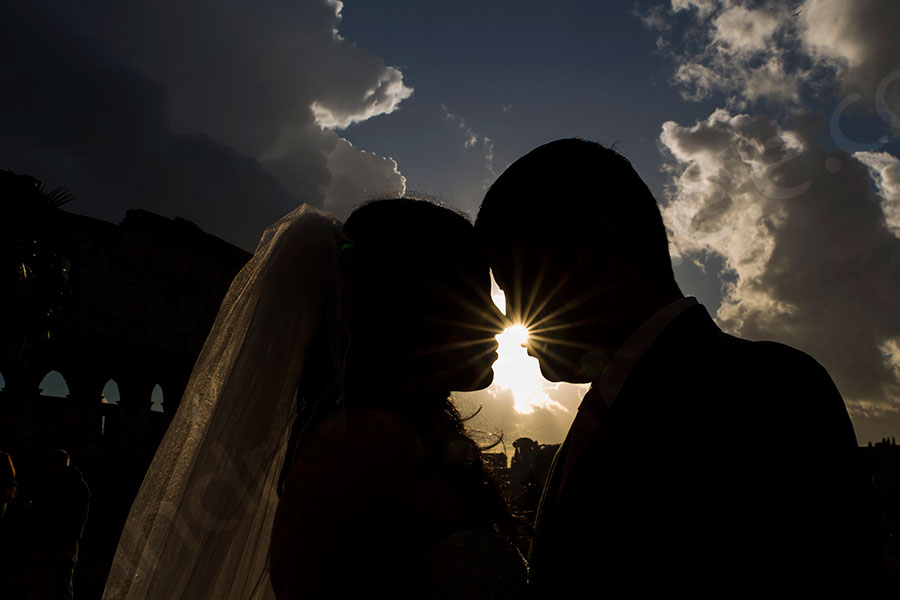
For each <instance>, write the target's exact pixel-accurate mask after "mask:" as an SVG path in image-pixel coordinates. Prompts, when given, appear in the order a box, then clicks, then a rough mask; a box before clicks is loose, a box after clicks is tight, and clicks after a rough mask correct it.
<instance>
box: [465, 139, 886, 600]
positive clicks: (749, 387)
mask: <svg viewBox="0 0 900 600" xmlns="http://www.w3.org/2000/svg"><path fill="white" fill-rule="evenodd" d="M476 229H477V231H478V232H479V235H480V239H481V240H482V243H483V245H484V247H485V249H486V251H487V253H488V255H489V258H490V261H491V267H492V269H493V272H494V276H495V278H496V280H497V282H498V284H499V285H500V287H501V288H503V290H504V291H505V292H506V297H507V306H508V312H510V313H511V317H512V318H513V319H517V320H521V321H522V322H524V323H525V324H526V326H528V327H529V329H530V338H529V342H528V351H529V353H530V354H531V355H533V356H535V357H537V358H538V360H539V362H540V365H541V370H542V372H543V373H544V375H545V376H546V377H547V378H548V379H550V380H552V381H568V382H577V383H590V384H591V388H590V390H589V392H588V393H587V394H586V395H585V397H584V399H583V401H582V403H581V405H580V407H579V410H578V414H577V416H576V418H575V420H574V422H573V424H572V427H571V429H570V431H569V433H568V435H567V437H566V440H565V443H564V444H563V445H562V447H561V449H560V451H559V453H558V454H557V456H556V458H555V461H554V465H553V467H551V472H550V476H549V477H548V480H547V484H546V486H545V490H544V493H543V496H542V499H541V506H540V509H539V512H538V516H537V523H536V529H537V533H536V537H535V539H534V542H533V545H532V550H531V553H530V554H531V557H530V559H531V560H530V574H529V590H530V593H531V596H532V597H535V598H565V597H581V596H583V595H587V596H599V595H604V594H606V595H610V594H611V595H612V597H622V594H623V593H624V594H627V595H628V597H656V596H657V595H662V594H666V595H673V594H674V593H676V592H688V593H690V594H692V595H700V596H710V595H715V596H716V597H731V596H733V595H735V594H741V593H746V592H749V591H755V592H757V593H764V594H767V595H768V594H772V595H782V594H783V593H787V594H788V597H791V594H801V595H803V596H804V597H817V596H815V594H813V595H810V594H811V593H813V592H814V591H821V590H829V591H830V592H832V593H838V594H841V593H844V594H845V595H846V594H851V595H852V596H853V597H863V595H864V593H865V588H866V587H870V586H873V585H874V582H875V581H876V580H877V578H878V577H879V576H880V569H881V567H882V563H881V558H880V552H881V547H882V546H881V537H880V517H879V514H878V512H877V508H876V505H875V500H874V494H873V490H872V486H871V481H870V479H869V477H868V476H867V474H866V472H865V470H864V468H863V467H862V465H861V463H860V459H859V455H858V447H857V442H856V437H855V434H854V431H853V427H852V425H851V422H850V419H849V417H848V415H847V411H846V408H845V406H844V403H843V400H842V398H841V395H840V393H839V392H838V390H837V389H836V387H835V385H834V383H833V382H832V380H831V378H830V377H829V375H828V373H827V372H826V371H825V369H823V368H822V366H821V365H819V364H818V363H817V362H816V361H815V360H814V359H812V358H811V357H810V356H808V355H806V354H804V353H803V352H800V351H798V350H795V349H793V348H790V347H788V346H785V345H782V344H778V343H774V342H751V341H747V340H743V339H739V338H737V337H734V336H731V335H727V334H725V333H723V332H722V331H721V330H720V329H719V327H718V326H717V325H716V323H715V322H714V321H713V320H712V318H711V317H710V315H709V313H708V312H707V310H706V308H705V307H704V306H703V305H701V304H699V303H698V302H697V300H696V299H695V298H691V297H687V298H686V297H685V296H684V294H683V293H682V292H681V290H680V289H679V286H678V285H677V284H676V282H675V278H674V275H673V271H672V266H671V262H670V258H669V249H668V240H667V236H666V230H665V227H664V225H663V221H662V218H661V216H660V212H659V208H658V207H657V204H656V201H655V199H654V198H653V196H652V194H651V193H650V191H649V190H648V188H647V186H646V185H645V184H644V182H643V181H642V180H641V179H640V177H639V176H638V175H637V173H636V172H635V171H634V169H633V168H632V167H631V164H630V163H629V162H628V161H627V160H626V159H625V158H624V157H622V156H621V155H619V154H618V153H616V152H615V151H613V150H611V149H608V148H605V147H603V146H601V145H599V144H596V143H593V142H588V141H585V140H580V139H567V140H558V141H555V142H551V143H549V144H546V145H544V146H541V147H539V148H537V149H535V150H533V151H532V152H530V153H529V154H527V155H526V156H524V157H522V158H520V159H519V160H517V161H516V162H515V163H513V164H512V166H510V167H509V168H508V169H507V170H506V171H505V172H504V173H503V174H502V175H501V176H500V177H499V178H498V179H497V181H496V182H495V183H494V184H493V185H492V186H491V188H490V189H489V190H488V193H487V195H486V197H485V199H484V202H483V203H482V205H481V209H480V212H479V214H478V220H477V222H476ZM798 597H799V596H798Z"/></svg>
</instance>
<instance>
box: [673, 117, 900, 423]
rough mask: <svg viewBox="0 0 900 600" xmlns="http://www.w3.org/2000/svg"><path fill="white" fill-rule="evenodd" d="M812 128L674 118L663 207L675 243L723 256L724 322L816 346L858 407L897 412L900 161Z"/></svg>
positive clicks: (737, 329) (688, 250)
mask: <svg viewBox="0 0 900 600" xmlns="http://www.w3.org/2000/svg"><path fill="white" fill-rule="evenodd" d="M810 138H811V136H809V135H807V134H806V133H804V132H802V131H792V130H788V129H786V128H784V127H782V126H780V125H779V124H777V123H775V122H773V121H771V120H769V119H767V118H765V117H761V116H750V115H746V114H731V113H730V112H728V111H726V110H722V109H719V110H716V111H715V112H713V113H712V114H711V115H710V116H709V117H708V118H707V119H705V120H702V121H699V122H697V123H695V124H694V125H692V126H690V127H685V126H681V125H678V124H676V123H674V122H671V121H670V122H667V123H665V124H664V125H663V127H662V133H661V136H660V141H661V143H662V144H663V146H664V147H665V149H666V150H667V151H668V152H670V153H671V159H672V160H671V162H670V164H669V168H670V172H671V174H672V179H671V183H670V186H669V189H668V194H667V196H668V204H667V206H666V207H665V209H664V217H665V219H666V222H667V224H668V225H669V227H670V228H671V230H672V234H673V242H674V244H675V247H676V248H677V250H678V251H679V252H681V253H684V254H686V255H689V256H692V257H694V258H697V259H698V260H702V257H703V255H704V253H707V252H714V253H716V254H718V255H720V256H722V257H724V259H725V265H726V269H727V271H729V272H730V273H731V276H732V278H731V279H730V283H728V284H727V285H725V286H724V298H723V302H722V305H721V307H720V309H719V311H718V319H719V321H720V323H721V324H722V326H723V327H724V328H725V329H726V330H728V331H731V332H733V333H735V334H738V335H741V336H742V337H749V338H751V339H776V340H779V341H783V342H786V343H788V344H791V345H793V346H796V347H799V348H801V349H804V350H806V351H807V352H809V353H811V354H812V355H813V356H815V357H816V358H818V359H819V360H820V361H821V362H822V363H823V364H824V365H825V366H826V367H827V368H828V369H829V371H830V372H831V374H832V376H833V377H834V378H835V380H836V382H837V383H838V385H839V387H840V388H841V390H842V391H843V393H844V395H845V399H846V400H847V401H848V405H849V406H850V408H851V410H852V411H853V413H854V414H855V415H856V416H857V417H864V416H876V415H879V414H884V413H896V411H897V410H898V409H900V398H898V397H897V394H896V392H897V389H898V379H897V371H896V364H895V362H896V356H897V354H896V352H893V351H890V352H888V351H887V350H886V349H891V348H895V344H896V340H898V339H900V313H898V311H897V309H896V307H897V306H900V239H898V238H897V237H896V235H895V233H894V232H892V231H891V230H890V229H889V228H888V226H890V225H891V224H892V223H895V221H893V219H895V218H896V215H897V213H896V206H897V192H898V182H900V180H898V174H900V171H898V168H900V167H898V165H900V161H898V160H897V158H896V157H893V156H891V155H889V154H886V153H880V154H874V153H857V154H856V155H855V158H856V159H857V160H858V161H861V162H862V163H864V164H865V165H866V166H865V167H864V166H863V165H862V164H860V162H857V160H854V157H851V156H850V155H848V154H846V153H842V152H839V153H836V154H833V155H831V156H829V155H828V154H826V152H825V151H824V150H823V149H822V148H821V147H820V146H818V145H817V144H816V143H815V142H813V141H811V139H810ZM870 169H871V170H872V172H873V173H876V174H877V176H878V180H877V181H878V183H879V190H880V194H879V193H876V190H875V186H874V185H873V181H872V178H871V177H870V173H869V170H870ZM895 231H896V230H895ZM892 344H893V345H892ZM892 361H894V363H892Z"/></svg>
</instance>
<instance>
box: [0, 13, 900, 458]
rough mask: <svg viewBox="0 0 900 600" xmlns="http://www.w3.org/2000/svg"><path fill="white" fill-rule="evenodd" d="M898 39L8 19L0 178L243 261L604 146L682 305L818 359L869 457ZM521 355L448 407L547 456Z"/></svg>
mask: <svg viewBox="0 0 900 600" xmlns="http://www.w3.org/2000/svg"><path fill="white" fill-rule="evenodd" d="M898 22H900V3H897V2H896V0H857V1H855V2H852V3H850V2H846V1H844V0H793V1H790V2H785V1H781V2H765V1H749V0H669V1H662V0H660V1H650V0H638V1H637V2H632V1H630V0H629V1H621V2H602V3H601V2H590V1H575V0H559V1H557V2H553V3H547V2H528V1H521V0H520V1H516V2H512V1H505V0H497V1H494V2H473V1H469V0H460V1H458V2H453V3H447V2H432V1H426V0H419V1H417V2H412V1H394V2H352V1H348V2H346V3H341V2H337V1H334V0H295V1H294V2H283V1H282V2H276V1H274V0H260V1H256V2H238V1H236V0H218V1H216V2H212V1H211V0H195V1H192V2H173V1H171V0H155V1H153V2H150V1H149V0H133V1H132V2H128V3H109V2H102V1H100V0H86V1H85V2H81V3H78V4H77V5H76V4H75V3H59V2H53V1H52V0H33V1H30V2H24V1H22V0H13V5H12V6H11V7H10V8H8V9H6V10H5V12H4V19H3V21H2V23H0V86H2V90H3V93H2V94H0V168H6V169H12V170H13V171H16V172H18V173H26V174H30V175H33V176H36V177H38V178H39V179H42V180H44V181H45V182H46V183H47V184H48V185H50V186H51V187H52V186H56V185H62V186H65V187H66V188H68V189H69V190H70V191H71V192H72V194H73V196H74V198H75V200H74V201H73V202H72V203H70V204H69V205H67V209H68V210H72V211H73V212H79V213H82V214H86V215H90V216H94V217H98V218H103V219H107V220H110V221H114V222H118V221H120V220H121V219H122V218H123V217H124V213H125V210H127V209H129V208H144V209H147V210H151V211H154V212H157V213H159V214H162V215H165V216H168V217H174V216H181V217H183V218H186V219H189V220H191V221H194V222H195V223H197V224H198V225H199V226H201V227H202V228H203V229H204V230H206V231H208V232H210V233H213V234H214V235H218V236H220V237H222V238H224V239H226V240H228V241H230V242H233V243H235V244H237V245H240V246H242V247H244V248H246V249H248V250H252V249H253V248H254V246H255V243H256V241H257V240H258V238H259V235H260V233H261V232H262V230H263V229H264V228H265V227H266V226H267V225H268V224H270V223H272V222H274V221H275V220H276V219H277V218H278V217H280V216H281V215H283V214H285V213H287V212H289V211H290V210H291V209H292V208H293V207H295V206H296V205H298V204H299V203H301V202H309V203H311V204H313V205H315V206H318V207H321V208H325V209H327V210H330V211H333V212H334V213H335V214H337V215H338V216H339V217H344V216H346V214H347V213H348V212H349V211H350V210H351V209H352V207H354V206H356V205H358V204H359V203H360V202H362V201H364V200H366V199H371V198H375V197H379V196H385V195H398V194H402V193H415V194H421V195H427V196H430V197H433V198H436V199H439V200H441V201H443V202H445V203H447V204H449V205H451V206H454V207H457V208H459V209H461V210H463V211H465V212H467V213H468V214H470V215H471V216H473V217H474V215H475V214H476V212H477V207H478V204H479V203H480V200H481V198H482V196H483V194H484V191H485V190H486V189H487V186H489V185H490V183H491V182H492V181H493V179H494V178H495V177H496V176H497V175H498V174H499V173H501V172H502V171H503V169H504V168H505V167H506V166H508V165H509V164H510V163H511V162H512V161H514V160H515V159H516V158H518V157H519V156H521V155H523V154H525V153H526V152H528V151H529V150H531V149H532V148H534V147H536V146H538V145H540V144H542V143H544V142H547V141H550V140H552V139H556V138H560V137H570V136H580V137H585V138H589V139H592V140H595V141H598V142H601V143H604V144H615V147H616V149H617V150H619V151H620V152H621V153H622V154H624V155H625V156H627V157H628V158H629V159H630V160H631V161H632V163H633V164H634V166H635V168H636V170H637V171H638V173H640V175H641V176H642V177H643V178H644V179H645V180H646V181H647V183H648V185H649V186H650V188H651V190H652V191H653V192H654V194H655V195H656V197H657V199H658V201H659V203H660V205H661V208H662V211H663V215H664V218H665V220H666V224H667V227H668V229H669V234H670V242H671V247H672V252H673V258H674V262H675V264H676V267H675V269H676V278H677V279H678V282H679V284H680V285H681V287H682V289H683V290H684V291H685V293H687V294H690V295H695V296H697V297H698V299H699V300H700V301H701V302H702V303H704V304H705V305H706V306H707V308H708V309H709V310H710V313H711V314H713V315H714V316H715V317H716V319H717V321H718V323H719V324H720V326H722V328H723V329H724V330H725V331H727V332H729V333H733V334H735V335H740V336H742V337H746V338H750V339H773V340H777V341H781V342H785V343H788V344H790V345H793V346H796V347H798V348H800V349H802V350H804V351H806V352H808V353H810V354H811V355H812V356H814V357H815V358H816V359H817V360H819V361H820V362H821V363H822V364H823V365H824V366H825V367H826V368H827V369H828V370H829V372H830V373H831V375H832V377H833V378H834V380H835V382H836V383H837V385H838V387H839V389H840V390H841V392H842V394H843V395H844V398H845V401H846V403H847V406H848V410H849V411H850V414H851V417H852V418H853V421H854V426H855V428H856V431H857V437H858V439H859V440H860V442H861V443H866V442H867V441H870V440H872V441H877V440H879V439H881V438H882V437H885V436H896V435H898V434H900V311H898V310H897V307H898V306H900V239H898V236H900V160H898V157H900V143H898V135H900V41H898V38H897V37H896V35H895V31H894V29H895V25H896V23H898ZM508 347H510V348H513V349H514V348H517V347H518V346H517V345H516V344H515V343H511V344H509V345H508ZM504 356H506V355H504ZM510 356H512V355H510ZM507 358H508V357H507ZM509 360H512V359H509ZM516 360H519V361H520V363H516V364H512V363H509V364H506V365H498V373H497V379H498V382H504V381H505V382H506V385H500V383H498V384H497V385H495V386H494V387H492V388H491V389H489V390H488V391H486V392H480V393H478V394H475V395H465V396H463V397H461V398H460V400H459V401H460V403H461V405H463V412H465V411H466V409H467V407H468V408H471V409H472V411H473V412H474V410H475V409H476V408H477V407H478V406H483V410H482V412H481V414H480V415H479V419H478V421H477V422H476V423H474V424H473V426H477V427H479V428H481V429H484V430H485V431H488V432H490V431H502V433H503V435H504V437H505V439H506V440H514V439H516V438H517V437H519V436H520V435H528V436H530V437H533V438H535V439H538V441H541V442H545V443H554V442H559V441H561V440H562V438H563V437H564V435H565V431H566V429H567V427H568V424H569V423H570V422H571V420H572V418H573V417H574V410H575V408H576V407H577V404H578V402H579V398H580V395H581V394H583V391H584V390H583V388H579V387H575V386H566V385H555V384H549V383H547V382H544V381H542V380H540V379H539V376H538V375H536V370H534V369H533V367H534V364H533V363H532V364H531V365H530V366H529V365H528V363H527V362H525V363H523V362H521V361H528V360H529V359H528V358H527V356H524V355H520V356H519V358H518V359H516ZM523 364H524V366H523ZM504 369H505V370H504ZM523 369H525V370H524V371H523ZM528 369H530V370H528ZM504 373H505V375H504ZM510 373H520V374H521V373H524V374H521V375H518V376H512V375H510ZM533 377H537V379H533V380H532V379H529V378H533ZM526 383H527V386H526ZM529 386H530V387H529ZM526 388H527V389H526ZM525 396H527V398H525V399H524V400H523V398H524V397H525ZM724 396H727V390H723V397H724ZM760 401H763V402H764V401H765V399H760ZM772 410H773V414H774V415H775V416H777V411H778V407H777V406H773V407H772ZM797 434H798V435H806V434H805V432H797Z"/></svg>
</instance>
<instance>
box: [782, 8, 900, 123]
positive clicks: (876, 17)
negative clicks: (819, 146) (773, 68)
mask: <svg viewBox="0 0 900 600" xmlns="http://www.w3.org/2000/svg"><path fill="white" fill-rule="evenodd" d="M798 10H799V11H800V14H799V15H798V17H799V23H800V27H799V35H800V39H801V41H802V44H803V48H804V50H805V51H806V52H807V53H808V54H809V55H810V56H812V57H813V58H814V59H816V60H817V61H819V62H820V63H822V64H824V65H826V66H828V67H830V68H832V69H833V70H834V71H835V75H836V78H837V81H838V83H839V85H840V87H841V89H842V91H843V92H845V93H860V94H861V95H862V97H863V98H864V99H866V100H870V99H873V98H881V99H882V100H883V101H884V102H886V106H885V107H884V108H889V109H890V110H891V111H892V112H893V113H897V112H900V83H896V82H897V81H898V80H900V44H898V43H897V23H900V3H898V2H896V1H895V0H857V1H854V2H845V1H843V0H805V1H804V2H803V3H801V4H800V5H799V6H798ZM891 84H893V85H891ZM896 126H897V124H896V123H895V127H896Z"/></svg>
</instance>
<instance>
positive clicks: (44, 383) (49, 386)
mask: <svg viewBox="0 0 900 600" xmlns="http://www.w3.org/2000/svg"><path fill="white" fill-rule="evenodd" d="M40 388H41V395H42V396H54V397H57V398H68V397H69V393H70V392H69V383H68V382H67V381H66V378H65V377H63V374H62V373H60V372H59V371H56V370H53V371H50V372H48V373H47V374H46V375H44V378H43V379H41V384H40Z"/></svg>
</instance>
